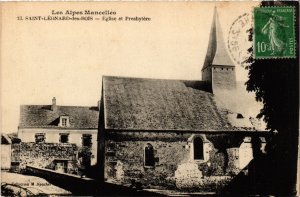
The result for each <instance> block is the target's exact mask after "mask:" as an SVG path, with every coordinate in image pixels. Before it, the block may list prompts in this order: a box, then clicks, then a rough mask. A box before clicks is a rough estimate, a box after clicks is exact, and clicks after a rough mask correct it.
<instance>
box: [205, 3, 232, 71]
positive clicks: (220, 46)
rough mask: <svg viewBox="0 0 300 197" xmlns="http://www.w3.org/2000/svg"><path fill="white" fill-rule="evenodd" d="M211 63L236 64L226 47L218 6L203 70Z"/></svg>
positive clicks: (215, 9) (215, 10)
mask: <svg viewBox="0 0 300 197" xmlns="http://www.w3.org/2000/svg"><path fill="white" fill-rule="evenodd" d="M210 65H222V66H234V64H233V62H232V60H231V59H230V57H229V54H228V52H227V49H226V45H225V42H224V39H223V32H222V29H221V25H220V22H219V17H218V12H217V8H216V7H215V8H214V15H213V20H212V26H211V30H210V35H209V43H208V48H207V53H206V57H205V61H204V65H203V68H202V70H203V69H204V68H206V67H209V66H210Z"/></svg>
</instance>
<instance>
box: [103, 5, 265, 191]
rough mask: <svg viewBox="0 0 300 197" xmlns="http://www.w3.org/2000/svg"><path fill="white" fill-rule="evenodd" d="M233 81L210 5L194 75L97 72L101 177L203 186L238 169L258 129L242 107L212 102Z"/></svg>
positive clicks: (155, 185)
mask: <svg viewBox="0 0 300 197" xmlns="http://www.w3.org/2000/svg"><path fill="white" fill-rule="evenodd" d="M237 88H239V84H238V83H237V82H236V74H235V66H234V64H233V62H232V61H231V59H230V57H229V54H228V53H227V50H226V45H225V43H224V40H223V33H222V30H221V26H220V23H219V19H218V14H217V11H216V9H215V10H214V15H213V22H212V27H211V31H210V38H209V44H208V49H207V55H206V58H205V62H204V65H203V68H202V80H201V81H200V80H199V81H190V80H170V79H149V78H130V77H117V76H103V78H102V96H101V104H100V112H99V115H100V118H99V128H98V129H99V131H98V164H99V171H100V173H101V176H100V179H101V181H107V182H112V183H115V184H120V185H124V186H131V187H132V186H133V185H134V184H136V183H139V184H140V186H141V187H142V188H144V189H184V188H187V189H189V188H198V189H199V188H203V190H205V187H209V184H210V183H212V182H214V183H216V182H218V181H219V182H222V181H223V182H224V181H226V180H230V179H231V178H232V177H233V176H235V175H237V174H239V173H240V172H241V171H243V170H244V171H246V168H247V164H248V163H249V162H250V161H251V160H252V158H253V149H252V142H253V140H254V137H257V139H258V140H259V142H260V149H261V151H262V153H263V148H264V145H265V137H264V136H266V132H265V131H264V130H263V129H261V128H260V127H259V125H260V124H259V122H258V121H257V120H255V118H253V117H249V116H247V114H245V113H243V112H242V111H243V110H244V109H241V111H239V110H238V108H236V107H233V108H232V109H230V108H228V106H230V105H222V102H221V103H218V100H217V98H216V95H217V94H218V91H220V92H229V93H228V94H230V95H232V94H234V93H235V92H236V89H237ZM223 99H224V100H226V99H230V98H223ZM254 102H255V101H254ZM249 105H250V107H251V103H250V104H249ZM245 173H246V172H245ZM210 188H211V187H210Z"/></svg>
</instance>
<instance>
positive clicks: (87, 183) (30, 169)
mask: <svg viewBox="0 0 300 197" xmlns="http://www.w3.org/2000/svg"><path fill="white" fill-rule="evenodd" d="M26 174H28V175H33V176H38V177H41V178H44V179H46V180H47V181H48V182H49V183H52V184H54V185H56V186H58V187H61V188H63V189H66V190H68V191H70V192H72V194H73V195H93V194H96V193H97V188H98V187H97V182H96V181H95V180H94V179H90V178H84V177H83V178H81V177H80V176H77V175H72V174H67V173H63V172H57V171H54V170H49V169H44V168H39V167H35V166H30V165H27V166H26Z"/></svg>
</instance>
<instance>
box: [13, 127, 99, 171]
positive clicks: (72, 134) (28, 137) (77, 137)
mask: <svg viewBox="0 0 300 197" xmlns="http://www.w3.org/2000/svg"><path fill="white" fill-rule="evenodd" d="M36 133H45V136H46V137H45V142H46V143H59V138H60V135H59V134H60V133H68V134H69V143H71V144H76V146H78V147H82V135H83V134H91V135H92V148H91V152H92V156H91V157H92V159H91V165H95V164H96V163H97V133H98V130H97V129H86V130H74V129H72V130H70V129H65V128H64V129H50V128H21V129H19V131H18V138H20V139H21V140H22V142H35V134H36Z"/></svg>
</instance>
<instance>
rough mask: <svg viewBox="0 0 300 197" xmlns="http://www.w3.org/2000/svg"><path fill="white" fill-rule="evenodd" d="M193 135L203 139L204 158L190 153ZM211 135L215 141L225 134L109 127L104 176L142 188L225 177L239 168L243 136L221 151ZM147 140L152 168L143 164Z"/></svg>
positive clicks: (171, 186)
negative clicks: (196, 157)
mask: <svg viewBox="0 0 300 197" xmlns="http://www.w3.org/2000/svg"><path fill="white" fill-rule="evenodd" d="M196 136H201V137H202V138H203V139H204V140H203V142H204V152H207V156H204V159H203V160H194V159H193V157H192V155H193V154H191V152H192V150H193V147H192V144H191V143H192V139H191V138H192V137H196ZM211 136H213V138H214V139H215V141H222V139H223V137H224V135H220V137H219V138H221V139H219V140H216V139H217V138H218V137H216V135H214V134H205V135H204V134H203V135H199V134H191V133H184V132H183V133H174V132H165V133H161V132H119V133H118V132H112V131H109V132H107V133H106V136H105V137H106V142H105V143H106V144H105V178H106V180H107V181H110V182H116V183H119V184H123V185H130V184H131V183H132V180H134V181H136V182H140V183H141V184H142V186H143V187H144V188H170V189H171V188H180V187H194V186H195V184H196V185H199V184H200V185H201V184H205V183H209V180H211V179H216V176H223V178H222V177H220V178H219V179H220V180H221V181H224V179H226V180H227V178H226V177H228V176H231V175H236V174H238V173H239V171H240V164H239V145H240V144H241V143H242V141H243V137H241V136H239V138H240V139H241V140H240V141H239V140H236V142H235V144H234V145H232V146H228V148H226V150H225V151H226V152H224V150H218V149H216V148H215V146H214V144H213V143H212V142H211V141H209V139H210V138H212V137H211ZM147 143H150V144H151V145H152V146H153V149H154V153H155V161H156V162H155V167H154V168H148V167H144V148H145V146H146V145H147ZM186 166H190V167H186ZM191 166H192V167H191ZM217 179H218V178H217ZM196 180H198V181H196Z"/></svg>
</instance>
